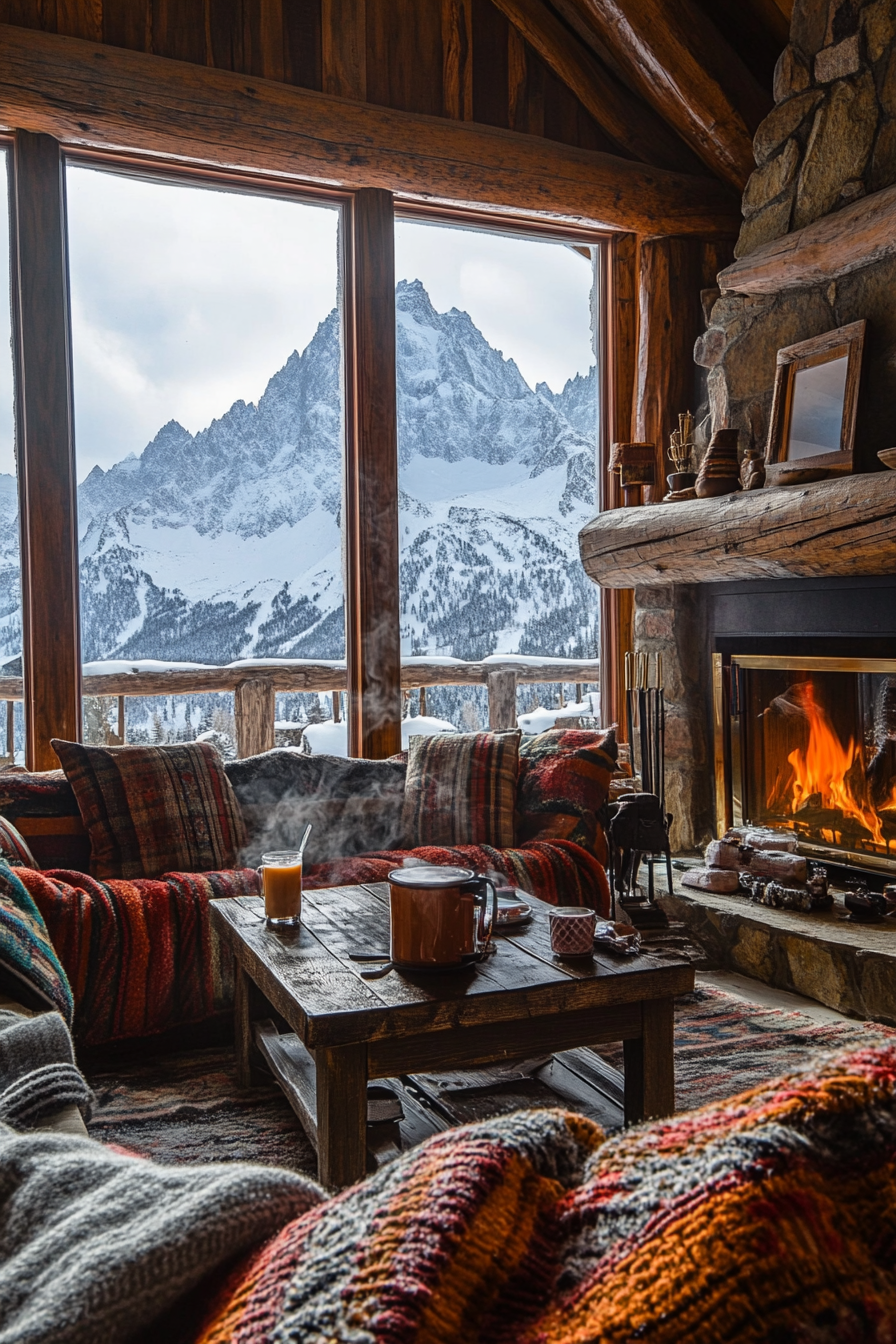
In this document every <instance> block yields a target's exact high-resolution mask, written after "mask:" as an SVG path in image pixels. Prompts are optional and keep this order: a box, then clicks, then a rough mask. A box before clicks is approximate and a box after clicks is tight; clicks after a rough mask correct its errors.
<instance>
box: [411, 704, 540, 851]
mask: <svg viewBox="0 0 896 1344" xmlns="http://www.w3.org/2000/svg"><path fill="white" fill-rule="evenodd" d="M519 754H520V732H519V729H515V730H514V731H512V732H508V733H442V734H437V735H436V736H434V737H423V736H420V737H412V738H411V740H410V745H409V747H408V774H407V783H406V785H405V795H404V831H405V844H406V845H407V846H408V848H410V849H415V848H416V847H417V846H418V845H493V846H494V847H495V849H508V848H509V847H510V846H511V845H512V844H513V839H514V816H513V810H514V806H515V803H516V777H517V773H518V771H519Z"/></svg>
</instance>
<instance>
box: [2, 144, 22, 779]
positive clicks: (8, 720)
mask: <svg viewBox="0 0 896 1344" xmlns="http://www.w3.org/2000/svg"><path fill="white" fill-rule="evenodd" d="M9 162H10V155H9V151H8V150H7V149H6V148H5V147H4V146H2V145H0V676H7V677H9V676H14V677H20V676H21V675H22V579H21V567H20V559H19V499H18V487H17V483H16V451H15V412H14V400H13V368H12V329H11V324H12V310H11V292H10V273H11V265H12V257H11V254H10V238H9ZM0 743H2V752H0V760H2V761H5V762H11V761H13V760H15V761H17V762H18V763H19V764H21V763H22V762H23V761H24V759H25V755H24V752H25V721H24V718H23V712H22V702H21V701H16V702H12V701H7V702H5V703H4V702H3V701H0Z"/></svg>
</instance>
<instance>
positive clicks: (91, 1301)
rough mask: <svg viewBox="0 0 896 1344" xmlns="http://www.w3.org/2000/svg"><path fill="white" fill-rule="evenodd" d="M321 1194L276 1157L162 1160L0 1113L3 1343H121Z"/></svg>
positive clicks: (0, 1311) (0, 1336) (0, 1335)
mask: <svg viewBox="0 0 896 1344" xmlns="http://www.w3.org/2000/svg"><path fill="white" fill-rule="evenodd" d="M323 1198H324V1195H323V1191H322V1190H321V1189H320V1187H319V1186H317V1185H315V1184H314V1182H313V1181H309V1180H308V1179H306V1178H305V1177H303V1176H299V1175H297V1174H295V1173H293V1172H289V1171H283V1170H281V1169H279V1168H274V1167H270V1168H268V1167H255V1166H248V1165H242V1164H238V1163H234V1164H232V1165H227V1164H220V1165H218V1166H182V1167H163V1166H156V1165H155V1164H154V1163H152V1162H148V1161H144V1160H143V1159H141V1158H134V1157H125V1156H123V1155H119V1154H117V1153H114V1152H111V1151H110V1150H109V1149H108V1148H104V1147H103V1146H102V1145H101V1144H99V1143H95V1142H94V1141H93V1140H92V1139H80V1138H72V1137H69V1136H67V1135H63V1134H48V1133H34V1134H17V1133H15V1132H14V1131H13V1130H12V1129H10V1128H9V1126H7V1125H4V1124H0V1344H118V1341H124V1340H126V1339H129V1338H131V1337H132V1336H133V1335H134V1334H135V1333H136V1332H137V1331H140V1330H144V1329H146V1328H147V1327H148V1326H150V1325H151V1324H152V1322H153V1321H155V1320H158V1318H159V1317H160V1316H161V1315H162V1314H163V1313H164V1312H165V1311H167V1310H168V1309H169V1308H170V1307H172V1305H173V1304H174V1303H175V1302H176V1301H177V1300H178V1298H180V1297H182V1296H183V1294H185V1293H187V1292H189V1291H190V1289H191V1288H193V1287H194V1286H195V1285H196V1284H198V1283H199V1282H200V1281H201V1280H202V1279H203V1278H204V1277H205V1275H207V1274H209V1273H211V1272H212V1271H213V1270H216V1269H219V1268H221V1267H222V1266H224V1265H226V1264H227V1262H228V1261H229V1260H231V1259H232V1258H233V1257H235V1256H237V1255H238V1254H240V1253H241V1252H244V1251H246V1250H248V1249H249V1248H250V1247H252V1246H253V1245H254V1244H256V1243H258V1242H260V1241H262V1240H264V1239H265V1238H266V1237H268V1236H271V1235H272V1234H273V1233H275V1232H277V1231H279V1230H280V1228H282V1227H283V1225H284V1224H285V1223H287V1222H289V1221H290V1220H291V1219H293V1218H295V1217H297V1216H298V1215H299V1214H301V1213H304V1212H305V1211H306V1210H307V1209H309V1208H311V1207H312V1206H314V1205H316V1204H318V1203H319V1202H320V1201H321V1200H322V1199H323Z"/></svg>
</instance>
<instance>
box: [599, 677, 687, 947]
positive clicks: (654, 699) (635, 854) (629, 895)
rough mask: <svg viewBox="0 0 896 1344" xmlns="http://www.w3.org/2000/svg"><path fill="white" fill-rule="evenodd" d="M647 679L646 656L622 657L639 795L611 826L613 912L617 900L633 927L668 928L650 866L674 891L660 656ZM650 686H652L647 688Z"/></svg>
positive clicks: (622, 806)
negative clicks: (642, 874) (662, 871)
mask: <svg viewBox="0 0 896 1344" xmlns="http://www.w3.org/2000/svg"><path fill="white" fill-rule="evenodd" d="M653 673H654V675H653V676H652V677H651V666H650V658H649V656H648V655H646V654H637V655H634V654H630V653H628V654H626V657H625V702H626V717H627V722H628V735H629V742H630V743H631V750H632V767H633V769H634V767H635V765H636V763H637V766H638V769H637V774H638V775H639V776H640V779H641V788H642V792H641V793H633V794H629V795H628V796H627V797H623V798H622V799H621V800H620V802H619V803H618V804H617V806H616V810H615V813H614V815H613V817H612V819H611V821H610V827H609V840H610V865H611V874H612V877H611V881H612V886H613V898H614V913H615V902H616V900H617V899H618V901H619V903H620V904H621V905H622V907H623V909H624V910H625V911H626V912H627V914H628V915H629V916H630V918H631V921H632V923H633V924H634V925H635V927H636V928H667V927H668V923H669V921H668V920H667V918H666V916H665V914H664V913H663V911H662V910H661V909H660V908H659V906H658V905H657V904H656V899H655V885H654V872H653V869H654V865H655V864H657V863H664V864H665V866H666V884H667V887H668V890H669V892H670V894H671V892H672V854H671V847H670V844H669V826H670V824H671V822H672V817H671V814H669V813H667V812H666V807H665V793H666V780H665V733H666V720H665V702H664V699H663V670H662V656H661V655H660V654H657V655H656V659H655V663H654V667H653ZM651 683H652V684H651ZM642 861H643V862H644V863H645V864H646V866H647V892H646V901H645V899H644V893H643V889H642V887H641V884H640V883H639V881H638V875H639V870H640V867H641V863H642Z"/></svg>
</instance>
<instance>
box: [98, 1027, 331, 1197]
mask: <svg viewBox="0 0 896 1344" xmlns="http://www.w3.org/2000/svg"><path fill="white" fill-rule="evenodd" d="M88 1077H89V1080H90V1085H91V1087H92V1088H93V1090H94V1093H95V1094H96V1106H95V1108H94V1113H93V1117H92V1118H91V1120H90V1124H89V1129H90V1133H91V1135H92V1137H93V1138H95V1139H99V1140H100V1142H101V1143H114V1144H117V1145H119V1146H120V1147H123V1148H128V1149H130V1150H131V1151H132V1152H136V1153H140V1154H142V1155H143V1156H144V1157H152V1158H155V1159H156V1161H158V1162H261V1163H263V1164H264V1165H265V1166H278V1167H290V1168H292V1170H294V1171H301V1172H305V1173H306V1174H309V1175H314V1173H315V1171H316V1169H317V1159H316V1156H315V1153H314V1149H313V1148H312V1147H311V1144H310V1143H309V1141H308V1139H307V1138H306V1137H305V1133H304V1130H303V1129H302V1128H301V1126H300V1125H299V1122H298V1120H297V1119H296V1117H295V1115H294V1114H293V1112H292V1110H291V1108H290V1106H289V1104H288V1102H287V1101H286V1099H285V1097H284V1096H283V1093H282V1092H281V1091H280V1089H279V1087H277V1086H276V1084H274V1083H271V1085H270V1086H269V1087H253V1088H251V1089H250V1090H249V1091H246V1092H241V1091H240V1090H239V1089H238V1088H237V1085H236V1060H235V1057H234V1053H233V1050H232V1048H231V1047H230V1046H214V1047H211V1048H207V1049H204V1050H185V1051H182V1052H180V1053H178V1054H170V1055H155V1056H152V1057H150V1058H148V1059H141V1060H139V1061H135V1062H133V1063H125V1062H124V1061H122V1060H120V1059H117V1060H115V1062H114V1063H110V1065H109V1066H108V1070H106V1069H105V1068H102V1069H97V1068H96V1067H94V1068H92V1069H89V1070H88Z"/></svg>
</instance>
